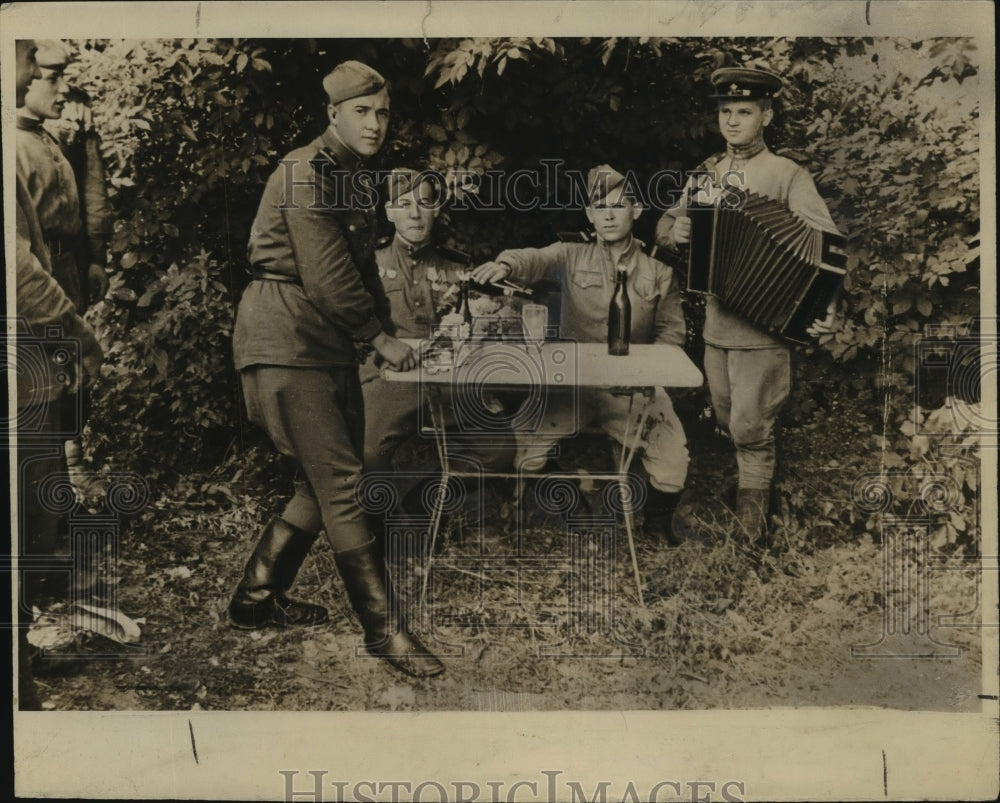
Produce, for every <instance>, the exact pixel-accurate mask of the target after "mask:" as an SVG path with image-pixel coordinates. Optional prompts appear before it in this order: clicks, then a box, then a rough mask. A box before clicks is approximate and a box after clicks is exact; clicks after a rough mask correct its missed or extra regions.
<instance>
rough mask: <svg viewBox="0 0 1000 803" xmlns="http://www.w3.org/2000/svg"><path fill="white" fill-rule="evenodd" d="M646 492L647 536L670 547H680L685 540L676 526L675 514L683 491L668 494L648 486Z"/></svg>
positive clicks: (645, 524)
mask: <svg viewBox="0 0 1000 803" xmlns="http://www.w3.org/2000/svg"><path fill="white" fill-rule="evenodd" d="M646 490H647V496H646V505H645V507H644V508H643V515H644V517H645V521H644V524H643V529H644V530H645V531H646V535H647V536H649V537H651V538H653V539H654V540H657V541H663V542H665V543H667V544H669V545H670V546H680V545H681V544H683V543H684V538H683V537H682V535H681V533H680V532H679V531H680V530H681V529H682V528H680V527H676V526H674V514H675V513H676V512H677V503H678V502H679V501H680V498H681V491H674V492H672V493H668V492H666V491H661V490H659V489H658V488H654V487H653V486H652V485H648V486H646Z"/></svg>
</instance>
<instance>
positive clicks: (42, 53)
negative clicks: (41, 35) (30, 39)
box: [35, 39, 70, 70]
mask: <svg viewBox="0 0 1000 803" xmlns="http://www.w3.org/2000/svg"><path fill="white" fill-rule="evenodd" d="M35 47H36V48H37V49H36V50H35V62H36V63H37V64H38V66H39V67H45V68H46V69H48V70H63V69H65V68H66V65H67V64H69V59H70V51H69V48H68V47H66V45H64V44H63V43H62V42H60V41H59V40H58V39H36V40H35Z"/></svg>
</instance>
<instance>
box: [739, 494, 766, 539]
mask: <svg viewBox="0 0 1000 803" xmlns="http://www.w3.org/2000/svg"><path fill="white" fill-rule="evenodd" d="M769 496H770V491H768V490H761V489H759V488H739V489H737V491H736V519H737V521H739V524H740V528H741V529H742V530H743V531H744V532H745V533H746V535H747V537H748V538H749V539H750V543H751V544H755V543H757V542H758V541H760V540H761V539H762V538H763V537H764V533H765V530H766V528H767V508H768V498H769Z"/></svg>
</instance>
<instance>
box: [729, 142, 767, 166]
mask: <svg viewBox="0 0 1000 803" xmlns="http://www.w3.org/2000/svg"><path fill="white" fill-rule="evenodd" d="M766 150H767V145H765V144H764V140H762V139H759V140H757V141H756V142H752V143H750V144H749V145H740V146H733V145H729V144H727V145H726V156H728V157H729V158H730V159H735V160H736V161H738V162H748V161H750V160H751V159H753V157H754V156H756V155H757V154H758V153H763V152H764V151H766Z"/></svg>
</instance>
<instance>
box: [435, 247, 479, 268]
mask: <svg viewBox="0 0 1000 803" xmlns="http://www.w3.org/2000/svg"><path fill="white" fill-rule="evenodd" d="M434 250H435V251H437V252H438V255H439V256H441V257H443V258H444V259H449V260H451V261H452V262H461V263H462V264H463V265H471V264H472V254H467V253H466V252H465V251H459V250H458V249H457V248H449V247H448V246H445V245H438V246H435V247H434Z"/></svg>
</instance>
